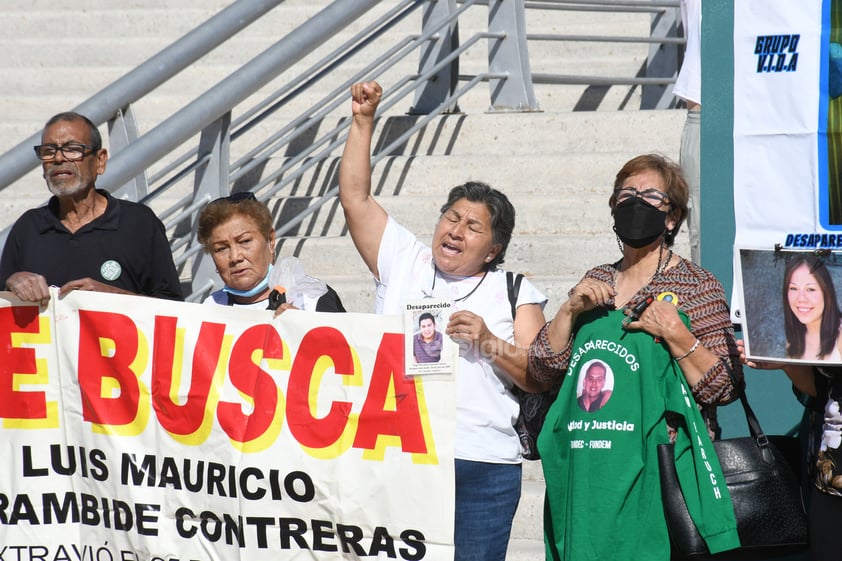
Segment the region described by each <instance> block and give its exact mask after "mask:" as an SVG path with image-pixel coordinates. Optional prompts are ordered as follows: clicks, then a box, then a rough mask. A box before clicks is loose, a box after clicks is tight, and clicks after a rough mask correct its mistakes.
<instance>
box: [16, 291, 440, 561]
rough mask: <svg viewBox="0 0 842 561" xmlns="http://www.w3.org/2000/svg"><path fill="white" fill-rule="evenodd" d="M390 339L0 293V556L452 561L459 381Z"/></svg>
mask: <svg viewBox="0 0 842 561" xmlns="http://www.w3.org/2000/svg"><path fill="white" fill-rule="evenodd" d="M402 327H403V326H402V324H401V318H400V317H397V316H395V317H390V316H375V315H368V314H318V313H307V312H299V311H295V310H291V311H286V312H284V313H283V314H281V316H279V317H278V318H276V319H273V318H272V313H271V312H261V311H248V310H235V309H231V308H228V307H225V306H205V305H199V304H189V303H180V302H169V301H165V300H156V299H151V298H143V297H133V296H119V295H111V294H98V293H93V292H73V293H71V294H69V295H68V296H66V297H64V298H63V299H59V298H58V295H57V292H54V293H53V298H52V299H51V302H50V305H49V306H48V307H47V308H46V309H44V310H40V313H39V310H38V308H37V307H34V306H32V305H25V304H23V303H21V302H18V301H16V300H14V299H13V298H12V297H11V295H10V294H9V293H2V294H0V418H2V427H0V439H2V441H3V443H4V447H3V455H2V457H0V555H2V556H3V559H10V558H14V559H16V560H21V559H29V560H31V559H49V560H59V559H67V560H70V559H72V560H77V561H112V560H113V561H133V560H157V559H160V560H180V561H188V560H190V561H194V560H195V561H215V560H222V559H248V560H249V561H261V560H273V561H275V560H278V559H314V560H321V559H325V560H326V559H337V558H341V559H405V560H411V559H414V560H421V559H434V560H436V561H438V560H440V559H452V556H453V546H452V543H453V511H454V505H453V496H454V491H453V489H454V482H453V481H454V477H453V435H454V430H455V429H454V426H455V385H454V379H453V376H440V377H437V376H425V377H423V378H412V377H407V376H405V375H404V373H403V368H404V366H403V365H404V356H403V353H404V347H403V345H404V341H403V335H402V334H401V331H402Z"/></svg>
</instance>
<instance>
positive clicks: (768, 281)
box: [733, 0, 842, 363]
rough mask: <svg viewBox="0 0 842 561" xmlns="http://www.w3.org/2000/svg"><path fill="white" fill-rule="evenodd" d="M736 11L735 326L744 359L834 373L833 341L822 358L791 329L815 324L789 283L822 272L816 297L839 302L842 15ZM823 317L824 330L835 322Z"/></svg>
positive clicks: (790, 9)
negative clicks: (824, 367)
mask: <svg viewBox="0 0 842 561" xmlns="http://www.w3.org/2000/svg"><path fill="white" fill-rule="evenodd" d="M733 9H734V35H733V37H734V158H733V161H734V208H735V225H736V239H735V249H736V251H735V255H734V258H735V267H734V270H735V287H734V288H735V291H734V294H735V296H737V297H738V298H739V300H738V301H737V302H735V304H734V306H733V308H734V314H735V319H736V320H737V321H739V322H741V323H742V324H743V333H744V336H745V342H746V350H747V355H748V356H749V357H750V358H752V359H758V360H777V361H800V360H803V361H806V362H816V361H820V362H834V363H838V362H842V356H840V353H839V351H838V350H837V351H836V352H835V353H831V352H829V351H830V349H831V347H834V348H836V346H835V345H833V343H832V342H830V340H829V336H828V337H825V336H824V335H822V337H825V338H826V339H827V341H825V343H824V344H823V345H822V347H823V348H822V349H821V350H819V349H818V347H819V345H817V344H814V341H812V340H811V338H810V337H809V336H808V337H807V338H806V342H805V340H804V339H805V337H804V335H803V334H801V335H799V334H798V332H799V331H803V328H799V327H793V325H799V324H800V325H807V323H805V322H810V321H813V320H814V319H815V318H812V316H811V315H810V314H809V313H807V307H808V306H807V305H806V304H804V303H803V301H802V303H800V304H798V303H796V300H798V299H799V298H800V299H802V300H803V298H804V296H803V294H806V292H804V293H801V285H800V284H799V283H800V280H799V278H798V277H797V275H796V279H795V280H793V279H792V276H793V269H795V268H796V265H799V264H800V265H801V266H803V267H806V268H808V269H809V268H814V267H822V271H821V273H822V274H823V276H824V279H826V280H827V282H830V286H829V287H823V288H822V293H823V294H824V296H826V297H828V303H829V304H830V303H832V302H833V301H835V298H833V297H831V292H827V290H830V291H833V290H834V289H833V278H834V277H835V276H836V275H837V268H838V267H837V264H836V262H837V261H838V260H839V258H838V256H834V252H839V251H842V167H840V163H842V44H840V43H842V27H840V26H839V24H838V23H836V24H835V23H834V22H835V21H838V20H839V14H838V13H837V12H839V11H840V9H842V3H840V2H838V1H837V2H831V0H824V1H822V0H811V1H808V2H789V1H786V0H771V1H768V2H766V1H764V2H759V1H746V2H735V3H734V4H733ZM805 261H809V263H807V264H805ZM816 263H819V265H815V264H816ZM788 265H789V266H788ZM813 273H815V271H812V272H811V273H810V275H811V276H812V277H813V280H814V281H815V275H813ZM825 273H826V274H825ZM822 282H824V280H823V281H822ZM796 293H801V295H799V294H796ZM835 307H836V308H838V301H836V306H835ZM825 311H826V312H829V313H828V314H826V315H825V317H826V318H827V319H828V321H830V318H831V316H832V314H833V313H834V310H830V309H828V308H825ZM821 317H822V314H821V312H819V314H818V319H819V320H821ZM793 322H795V323H793ZM837 323H838V322H837ZM837 331H838V328H837ZM833 338H834V340H835V339H836V336H833ZM805 345H806V347H805Z"/></svg>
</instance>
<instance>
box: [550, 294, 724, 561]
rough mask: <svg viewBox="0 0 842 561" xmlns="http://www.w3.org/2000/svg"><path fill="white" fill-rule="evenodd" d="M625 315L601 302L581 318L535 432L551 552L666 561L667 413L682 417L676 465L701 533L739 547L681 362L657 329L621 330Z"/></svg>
mask: <svg viewBox="0 0 842 561" xmlns="http://www.w3.org/2000/svg"><path fill="white" fill-rule="evenodd" d="M623 317H624V315H623V313H622V311H620V310H615V311H607V310H604V309H596V310H592V311H590V312H588V313H586V314H582V316H580V318H579V321H577V325H576V335H575V337H574V340H573V347H572V352H571V355H570V365H569V367H568V369H567V371H566V373H565V377H564V382H563V384H562V386H561V389H560V391H559V394H558V398H557V400H556V401H555V403H554V404H553V406H552V408H551V409H550V410H549V412H548V414H547V418H546V421H545V422H544V427H543V429H542V431H541V434H540V435H539V437H538V449H539V451H540V453H541V458H542V464H543V469H544V478H545V480H546V484H547V491H546V501H545V513H544V533H545V542H546V545H547V559H553V560H570V561H580V560H594V561H604V560H606V559H611V560H612V561H624V560H628V561H647V560H668V559H669V552H670V546H669V535H668V533H667V528H666V523H665V521H664V511H663V506H662V503H661V488H660V480H659V470H658V459H657V445H658V444H663V443H667V442H669V435H668V431H667V423H666V419H665V412H666V411H667V410H669V411H675V412H677V413H679V414H680V415H682V416H683V417H684V419H685V421H686V423H685V426H682V427H681V428H679V430H678V434H677V438H676V443H675V455H676V458H677V461H676V471H677V473H678V477H679V481H680V482H681V485H682V490H683V492H684V495H685V498H686V501H687V507H688V510H689V512H690V514H691V516H692V517H693V519H694V521H695V522H696V526H697V527H698V529H699V533H700V534H701V536H702V537H703V538H704V539H705V541H706V543H707V545H708V548H709V549H710V550H711V552H713V553H716V552H719V551H724V550H727V549H732V548H735V547H739V538H738V537H737V531H736V521H735V519H734V511H733V507H732V505H731V498H730V495H729V493H728V489H727V487H726V486H725V479H724V477H723V476H722V471H721V468H720V467H719V462H718V460H717V459H716V454H715V452H714V450H713V445H712V444H711V441H710V437H709V436H708V434H707V430H706V429H705V424H704V421H703V419H702V417H701V414H700V413H699V410H698V408H697V407H696V404H695V402H694V401H693V397H692V395H691V393H690V390H689V388H688V387H687V382H686V380H685V378H684V375H683V374H682V372H681V370H680V368H679V365H678V363H677V362H676V361H674V360H673V359H672V357H671V356H670V354H669V351H668V350H667V348H666V346H665V345H664V344H662V343H656V342H655V341H654V339H653V338H652V336H651V335H649V334H647V333H644V332H640V331H625V330H624V329H623V328H622V326H621V322H622V319H623ZM682 317H683V319H684V321H685V322H686V321H687V320H686V316H684V315H683V314H682ZM600 386H601V387H600ZM597 396H601V397H597ZM596 400H598V401H596ZM588 401H589V402H590V403H588ZM594 403H596V405H594ZM706 460H707V461H706Z"/></svg>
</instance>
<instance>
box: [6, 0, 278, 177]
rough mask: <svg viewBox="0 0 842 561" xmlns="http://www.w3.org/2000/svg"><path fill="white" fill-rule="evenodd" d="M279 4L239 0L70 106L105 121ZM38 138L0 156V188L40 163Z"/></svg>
mask: <svg viewBox="0 0 842 561" xmlns="http://www.w3.org/2000/svg"><path fill="white" fill-rule="evenodd" d="M282 2H283V0H238V1H237V2H235V3H233V4H231V5H230V6H229V7H227V8H225V9H224V10H222V11H221V12H219V13H218V14H217V15H215V16H213V17H212V18H210V19H209V20H208V21H206V22H205V23H203V24H202V25H200V26H199V27H197V28H196V29H194V30H193V31H191V32H189V33H188V34H187V35H185V36H184V37H182V38H181V39H179V40H178V41H176V42H175V43H173V44H172V45H170V46H169V47H166V48H165V49H163V50H162V51H161V52H159V53H158V54H156V55H155V56H153V57H152V58H150V59H149V60H147V61H146V62H144V63H142V64H141V65H140V66H138V67H137V68H135V69H134V70H132V71H131V72H129V73H127V74H126V75H125V76H123V77H121V78H119V79H117V80H116V81H115V82H113V83H112V84H110V85H108V86H106V87H105V88H103V89H102V90H101V91H99V92H98V93H96V94H94V95H93V96H91V97H90V98H88V99H87V100H85V101H83V102H82V103H80V104H79V105H77V106H76V107H75V108H74V109H73V110H74V111H76V112H78V113H81V114H83V115H85V116H86V117H88V118H89V119H90V120H91V121H93V122H94V124H96V125H101V124H103V123H105V122H106V121H108V120H109V119H110V118H112V117H113V116H114V115H115V114H116V113H117V112H118V111H120V110H121V109H123V108H124V107H126V106H127V105H129V104H131V103H134V102H136V101H137V100H139V99H141V98H142V97H143V96H145V95H146V94H148V93H149V92H151V91H152V90H154V89H155V88H157V87H158V86H160V85H161V84H164V83H166V82H167V81H169V80H170V79H171V78H173V77H174V76H175V75H177V74H178V73H179V72H181V71H182V70H184V69H186V68H188V67H189V66H190V65H191V64H193V63H195V62H196V61H197V60H199V59H200V58H202V57H203V56H205V55H206V54H208V53H209V52H211V51H212V50H214V49H215V48H216V47H218V46H219V45H221V44H222V43H224V42H225V41H227V40H228V39H230V38H231V37H233V36H234V35H236V34H237V33H238V32H240V31H242V30H243V29H245V28H246V27H248V26H249V25H251V24H252V23H253V22H254V21H256V20H257V19H259V18H260V17H261V16H263V15H265V14H266V13H267V12H269V11H270V10H272V9H273V8H275V7H276V6H278V5H279V4H281V3H282ZM40 136H41V132H40V131H38V132H37V133H35V134H33V135H32V136H30V137H29V138H27V139H26V140H24V141H22V142H20V143H19V144H18V145H16V146H15V147H14V148H12V149H11V150H9V151H7V152H6V153H5V154H2V155H0V186H6V185H10V184H11V183H13V182H14V181H17V180H18V179H20V178H21V177H23V176H24V175H25V174H26V173H28V172H30V171H32V170H33V169H36V168H37V167H38V166H39V165H40V162H39V161H38V159H37V158H36V157H35V155H34V154H33V152H32V146H34V145H36V144H38V143H39V142H40Z"/></svg>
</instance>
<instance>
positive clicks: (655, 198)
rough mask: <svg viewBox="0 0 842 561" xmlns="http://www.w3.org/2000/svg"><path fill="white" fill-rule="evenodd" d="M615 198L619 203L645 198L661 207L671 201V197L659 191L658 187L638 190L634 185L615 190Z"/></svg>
mask: <svg viewBox="0 0 842 561" xmlns="http://www.w3.org/2000/svg"><path fill="white" fill-rule="evenodd" d="M614 198H615V199H616V200H617V204H620V203H622V202H625V201H628V200H630V199H634V198H638V199H643V200H644V201H645V202H647V203H649V204H650V205H652V206H653V207H655V208H660V207H661V206H663V205H665V204H669V202H670V198H669V197H668V196H667V195H666V193H663V192H661V191H658V190H657V189H645V190H643V191H638V190H637V189H635V188H634V187H623V188H621V189H617V190H616V191H614Z"/></svg>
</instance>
